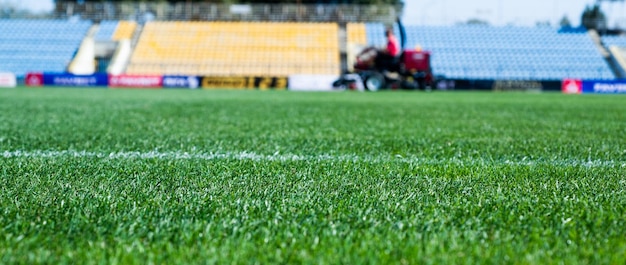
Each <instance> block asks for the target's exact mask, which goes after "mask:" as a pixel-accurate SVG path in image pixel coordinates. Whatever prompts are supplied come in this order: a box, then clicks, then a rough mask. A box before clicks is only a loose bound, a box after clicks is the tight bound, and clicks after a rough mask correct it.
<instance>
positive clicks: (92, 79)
mask: <svg viewBox="0 0 626 265" xmlns="http://www.w3.org/2000/svg"><path fill="white" fill-rule="evenodd" d="M107 79H108V76H107V75H106V74H93V75H74V74H69V73H43V84H44V85H47V86H48V85H49V86H73V87H95V86H101V87H106V85H107V82H108V80H107Z"/></svg>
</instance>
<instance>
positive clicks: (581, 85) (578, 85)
mask: <svg viewBox="0 0 626 265" xmlns="http://www.w3.org/2000/svg"><path fill="white" fill-rule="evenodd" d="M562 90H563V93H566V94H626V80H580V79H565V80H563V89H562Z"/></svg>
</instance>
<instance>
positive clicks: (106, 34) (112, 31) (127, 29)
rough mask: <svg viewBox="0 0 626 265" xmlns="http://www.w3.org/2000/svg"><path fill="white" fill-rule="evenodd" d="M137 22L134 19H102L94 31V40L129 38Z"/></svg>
mask: <svg viewBox="0 0 626 265" xmlns="http://www.w3.org/2000/svg"><path fill="white" fill-rule="evenodd" d="M136 27H137V22H135V21H113V20H103V21H101V22H100V27H99V29H98V32H97V33H96V36H95V40H96V41H119V40H124V39H127V40H129V39H131V38H132V37H133V33H134V32H135V28H136Z"/></svg>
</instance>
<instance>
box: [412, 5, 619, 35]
mask: <svg viewBox="0 0 626 265" xmlns="http://www.w3.org/2000/svg"><path fill="white" fill-rule="evenodd" d="M594 3H595V0H405V4H406V5H405V8H404V14H403V15H404V16H403V22H404V24H407V25H451V24H456V23H460V22H466V21H468V20H469V19H473V18H476V19H480V20H484V21H487V22H489V24H491V25H495V26H505V25H517V26H534V25H536V23H537V22H549V23H550V25H553V26H557V25H558V24H559V21H560V20H561V18H563V16H567V17H568V19H569V20H570V22H571V23H572V25H573V26H578V25H580V16H581V14H582V12H583V10H585V7H586V6H588V5H589V6H592V5H593V4H594ZM602 10H603V11H604V12H605V14H606V15H607V18H608V19H609V26H616V25H621V27H622V28H624V27H626V3H603V4H602Z"/></svg>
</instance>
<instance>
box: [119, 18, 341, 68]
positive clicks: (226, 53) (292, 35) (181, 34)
mask: <svg viewBox="0 0 626 265" xmlns="http://www.w3.org/2000/svg"><path fill="white" fill-rule="evenodd" d="M127 72H128V73H131V74H170V75H175V74H186V75H218V76H224V75H270V76H287V75H290V74H339V73H340V60H339V41H338V25H337V24H336V23H273V22H270V23H263V22H149V23H147V24H146V25H145V27H144V29H143V32H142V33H141V37H140V38H139V42H138V43H137V46H136V48H135V51H134V53H133V55H132V57H131V61H130V64H129V66H128V68H127Z"/></svg>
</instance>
